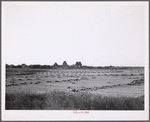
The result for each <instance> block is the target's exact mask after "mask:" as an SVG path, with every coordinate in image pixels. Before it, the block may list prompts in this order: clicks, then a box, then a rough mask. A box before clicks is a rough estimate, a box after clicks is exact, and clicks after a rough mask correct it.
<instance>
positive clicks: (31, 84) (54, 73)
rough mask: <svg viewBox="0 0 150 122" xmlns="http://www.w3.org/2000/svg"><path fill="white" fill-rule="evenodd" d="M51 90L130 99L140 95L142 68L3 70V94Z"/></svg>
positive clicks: (68, 93) (39, 92) (37, 92)
mask: <svg viewBox="0 0 150 122" xmlns="http://www.w3.org/2000/svg"><path fill="white" fill-rule="evenodd" d="M54 92H60V93H63V94H67V95H69V96H78V95H79V96H83V95H90V96H93V98H94V96H101V97H113V98H124V97H125V98H134V99H136V98H139V97H144V68H126V69H46V70H45V69H44V70H41V69H36V70H35V69H7V71H6V94H20V93H24V94H26V93H27V94H29V93H34V94H38V95H42V94H48V93H54ZM143 100H144V99H143ZM6 101H7V100H6ZM6 108H7V107H6ZM72 109H73V108H72ZM143 109H144V108H143Z"/></svg>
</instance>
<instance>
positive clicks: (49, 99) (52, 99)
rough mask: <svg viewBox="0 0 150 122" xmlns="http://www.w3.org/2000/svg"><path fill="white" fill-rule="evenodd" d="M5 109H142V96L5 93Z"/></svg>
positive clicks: (56, 92) (57, 92) (58, 92)
mask: <svg viewBox="0 0 150 122" xmlns="http://www.w3.org/2000/svg"><path fill="white" fill-rule="evenodd" d="M6 110H144V96H142V97H137V98H131V97H103V96H100V95H92V94H82V93H78V94H76V95H75V94H73V93H66V92H60V91H53V92H50V93H40V94H39V93H30V92H28V93H25V92H21V93H6Z"/></svg>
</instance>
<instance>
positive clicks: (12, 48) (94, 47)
mask: <svg viewBox="0 0 150 122" xmlns="http://www.w3.org/2000/svg"><path fill="white" fill-rule="evenodd" d="M135 3H136V2H134V3H132V4H131V3H130V4H128V3H124V2H121V4H116V2H112V3H111V2H108V3H103V2H32V3H31V2H2V19H3V20H2V32H3V33H2V37H3V38H2V42H3V44H4V48H5V49H4V50H5V56H4V57H5V62H6V63H8V64H15V65H16V64H22V63H26V64H28V65H29V64H47V65H53V64H54V63H55V62H57V63H58V64H62V63H63V61H67V63H68V64H69V65H71V64H75V62H76V61H81V62H82V64H83V65H91V66H92V65H93V66H106V65H107V66H108V65H114V66H144V57H145V55H144V49H145V33H146V31H145V29H146V26H147V24H146V22H145V21H146V15H147V13H146V4H141V3H140V4H139V3H138V4H135Z"/></svg>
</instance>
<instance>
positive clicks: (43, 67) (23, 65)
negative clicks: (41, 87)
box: [6, 61, 82, 69]
mask: <svg viewBox="0 0 150 122" xmlns="http://www.w3.org/2000/svg"><path fill="white" fill-rule="evenodd" d="M6 68H35V69H58V68H59V69H69V68H82V63H81V62H76V63H75V65H74V64H73V65H70V66H69V65H68V64H67V62H66V61H64V62H63V64H62V65H58V64H57V63H54V65H40V64H36V65H26V64H21V65H13V64H11V65H8V64H6Z"/></svg>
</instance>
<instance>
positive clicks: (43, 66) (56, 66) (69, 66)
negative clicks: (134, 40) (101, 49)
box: [6, 61, 144, 70]
mask: <svg viewBox="0 0 150 122" xmlns="http://www.w3.org/2000/svg"><path fill="white" fill-rule="evenodd" d="M6 68H33V69H120V70H123V69H132V68H144V67H129V66H128V67H127V66H126V67H124V66H122V67H118V66H103V67H101V66H98V67H94V66H83V65H82V63H81V62H76V63H75V64H73V65H68V64H67V62H66V61H64V62H63V64H62V65H58V64H57V63H56V62H55V63H54V64H53V65H40V64H33V65H26V64H21V65H13V64H10V65H9V64H6Z"/></svg>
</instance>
